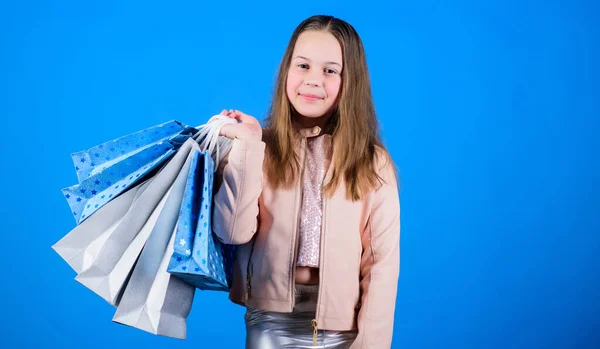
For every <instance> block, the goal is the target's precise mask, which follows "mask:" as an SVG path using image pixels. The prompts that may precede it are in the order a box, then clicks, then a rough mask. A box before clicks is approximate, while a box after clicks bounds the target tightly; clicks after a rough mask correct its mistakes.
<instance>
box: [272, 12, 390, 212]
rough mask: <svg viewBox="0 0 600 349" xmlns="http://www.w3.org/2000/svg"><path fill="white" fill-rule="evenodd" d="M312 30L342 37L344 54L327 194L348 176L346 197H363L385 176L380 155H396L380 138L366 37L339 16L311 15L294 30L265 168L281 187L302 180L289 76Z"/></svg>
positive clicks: (332, 128) (277, 88) (280, 81)
mask: <svg viewBox="0 0 600 349" xmlns="http://www.w3.org/2000/svg"><path fill="white" fill-rule="evenodd" d="M307 30H315V31H328V32H329V33H331V34H332V35H333V36H334V37H335V38H336V39H337V40H338V41H339V43H340V46H341V48H342V56H343V67H344V68H343V70H342V86H341V88H340V92H339V93H340V94H339V98H338V104H337V107H336V108H335V110H334V111H333V113H332V115H331V116H330V117H329V119H328V123H327V125H326V130H325V131H326V132H328V133H331V134H332V138H333V154H334V156H333V159H332V161H333V172H332V177H331V181H329V182H328V183H326V184H325V185H324V188H323V190H324V193H325V194H326V195H329V196H331V195H333V193H334V192H335V190H336V189H337V187H338V185H339V183H340V180H342V179H343V180H344V182H345V185H346V197H347V198H351V199H352V200H360V199H361V198H362V197H363V195H364V194H366V193H367V192H368V191H370V190H373V189H374V188H376V187H377V185H378V183H379V181H380V180H381V177H380V176H379V175H378V173H377V168H376V163H377V160H376V156H379V155H383V156H385V157H386V158H387V159H388V160H389V161H391V157H390V156H389V153H388V152H387V150H386V149H385V147H384V145H383V143H382V141H381V139H380V135H379V126H378V122H377V116H376V114H375V106H374V104H373V97H372V95H371V84H370V81H369V80H370V79H369V72H368V69H367V62H366V57H365V51H364V48H363V45H362V41H361V39H360V37H359V36H358V33H357V32H356V30H355V29H354V28H353V27H352V26H351V25H350V24H349V23H347V22H345V21H343V20H341V19H338V18H335V17H331V16H320V15H319V16H313V17H310V18H308V19H306V20H304V21H303V22H302V23H300V24H299V25H298V27H296V29H295V30H294V32H293V34H292V37H291V39H290V41H289V43H288V46H287V48H286V50H285V53H284V55H283V59H282V60H281V64H280V66H279V72H278V75H277V80H276V84H275V90H274V95H273V101H272V104H271V108H270V110H269V113H268V115H267V117H266V119H265V127H264V129H265V130H264V137H263V139H264V141H265V143H266V145H267V147H266V149H267V152H266V155H267V161H266V162H265V172H266V174H267V178H268V180H269V183H270V184H271V185H273V186H275V187H278V186H280V185H283V186H285V187H289V186H291V185H292V184H294V183H295V182H296V181H297V180H299V178H298V177H299V173H300V164H299V160H298V158H297V156H296V153H295V152H294V145H295V144H296V143H295V140H296V139H297V130H296V129H295V128H294V126H293V120H292V117H293V107H292V105H291V103H290V102H289V100H288V97H287V95H286V81H287V74H288V70H289V68H290V62H291V58H292V53H293V50H294V47H295V45H296V41H297V40H298V37H299V36H300V34H301V33H302V32H304V31H307Z"/></svg>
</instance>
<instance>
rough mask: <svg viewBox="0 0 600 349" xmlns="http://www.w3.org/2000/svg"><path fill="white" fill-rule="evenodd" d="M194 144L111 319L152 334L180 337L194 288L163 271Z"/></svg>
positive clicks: (184, 330)
mask: <svg viewBox="0 0 600 349" xmlns="http://www.w3.org/2000/svg"><path fill="white" fill-rule="evenodd" d="M197 150H198V147H197V146H196V147H194V148H193V149H192V151H191V152H190V153H189V156H188V159H187V161H186V163H185V165H184V166H183V168H182V170H181V172H180V173H179V175H178V176H177V179H176V180H175V183H174V184H173V186H172V188H171V190H170V192H169V194H168V197H167V199H166V202H165V205H164V206H163V207H162V209H161V212H160V214H159V217H158V219H157V221H156V222H155V223H154V226H153V229H152V232H151V233H150V236H149V237H148V240H147V242H146V244H145V245H144V248H143V250H142V252H141V254H140V257H139V260H138V261H137V263H136V264H135V267H134V269H133V272H132V274H131V278H130V279H129V282H128V283H127V286H126V287H125V291H124V293H123V297H122V298H121V301H120V303H119V305H118V307H117V311H116V313H115V315H114V317H113V321H115V322H118V323H121V324H124V325H127V326H131V327H135V328H138V329H141V330H143V331H147V332H150V333H153V334H157V335H162V336H168V337H174V338H180V339H184V338H185V335H186V319H187V316H188V315H189V313H190V309H191V306H192V301H193V297H194V291H195V288H194V287H193V286H192V285H189V284H188V283H186V282H184V281H182V280H180V279H178V278H176V277H174V276H172V275H171V274H169V273H168V272H167V269H166V267H167V263H168V260H169V257H170V255H171V254H172V250H173V248H172V245H173V243H172V241H173V238H174V231H175V227H176V224H177V217H178V212H179V211H180V208H181V205H182V200H183V196H184V192H185V189H186V180H187V177H188V172H189V170H190V168H191V164H192V160H193V158H194V157H195V155H196V154H197Z"/></svg>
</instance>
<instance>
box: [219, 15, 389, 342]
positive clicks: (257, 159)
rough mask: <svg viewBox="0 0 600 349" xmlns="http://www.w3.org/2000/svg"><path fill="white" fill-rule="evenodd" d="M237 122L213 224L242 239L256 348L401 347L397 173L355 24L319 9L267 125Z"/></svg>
mask: <svg viewBox="0 0 600 349" xmlns="http://www.w3.org/2000/svg"><path fill="white" fill-rule="evenodd" d="M222 114H223V115H227V116H229V117H232V118H235V119H237V120H238V123H237V124H234V125H227V126H224V127H223V128H222V129H221V131H220V135H223V136H226V137H228V138H230V139H233V145H232V148H231V151H230V153H229V154H228V156H227V157H226V158H225V160H224V161H223V162H222V163H221V165H220V169H219V173H220V175H219V176H217V178H218V180H219V182H218V183H217V186H216V188H217V189H216V190H217V191H216V193H215V198H214V212H213V229H214V232H215V234H216V235H217V236H218V238H219V239H220V240H222V241H223V242H225V243H227V244H235V245H238V248H237V250H236V264H235V267H234V277H233V281H232V285H231V290H230V293H229V297H230V299H231V300H232V301H233V302H235V303H238V304H240V305H245V306H246V308H247V311H246V315H245V322H246V329H247V335H246V348H250V349H256V348H260V349H270V348H317V347H318V348H353V349H357V348H376V349H382V348H389V347H390V344H391V340H392V330H393V322H394V308H395V300H396V289H397V282H398V276H399V263H400V203H399V195H398V186H397V182H396V173H395V169H394V165H393V162H392V160H391V158H390V155H389V153H388V152H387V151H386V149H385V148H384V146H383V144H382V142H381V140H380V138H379V131H378V125H377V118H376V115H375V108H374V106H373V100H372V97H371V89H370V83H369V75H368V71H367V64H366V58H365V52H364V49H363V46H362V43H361V40H360V38H359V36H358V34H357V33H356V31H355V30H354V28H353V27H352V26H351V25H350V24H348V23H346V22H344V21H342V20H340V19H337V18H334V17H330V16H314V17H311V18H308V19H306V20H305V21H303V22H302V23H301V24H300V25H299V26H298V27H297V28H296V30H295V31H294V33H293V34H292V38H291V40H290V42H289V45H288V47H287V49H286V51H285V54H284V56H283V60H282V62H281V65H280V68H279V74H278V78H277V84H276V88H275V93H274V97H273V102H272V105H271V109H270V112H269V115H268V118H267V120H266V125H265V128H264V131H263V129H262V127H261V125H260V124H259V122H258V121H257V120H256V119H255V118H254V117H252V116H249V115H246V114H244V113H242V112H240V111H238V110H230V111H225V110H224V111H223V112H222Z"/></svg>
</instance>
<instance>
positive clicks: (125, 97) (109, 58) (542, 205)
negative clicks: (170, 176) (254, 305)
mask: <svg viewBox="0 0 600 349" xmlns="http://www.w3.org/2000/svg"><path fill="white" fill-rule="evenodd" d="M16 3H18V5H15V4H16ZM126 3H127V4H125V2H121V1H101V2H100V1H98V2H88V1H37V2H32V1H20V2H10V3H9V2H3V3H2V5H0V115H1V117H2V127H3V135H4V136H2V137H1V138H0V142H1V144H0V145H1V149H2V154H3V161H2V172H1V174H2V181H1V184H0V188H1V193H2V204H1V206H0V210H1V213H2V225H1V228H0V229H1V231H2V241H3V246H4V247H3V248H2V254H1V257H0V261H1V262H2V270H3V273H2V280H3V282H2V285H1V286H0V301H1V302H2V306H1V308H2V317H1V320H0V322H1V326H0V336H1V340H2V343H1V344H0V347H2V348H87V349H95V348H111V349H118V348H128V349H129V348H170V349H173V348H243V343H244V336H245V333H244V323H243V308H241V307H239V306H237V305H234V304H233V303H230V302H229V301H228V300H227V297H226V294H225V293H216V292H198V293H197V294H196V298H195V301H194V306H193V309H192V313H191V315H190V317H189V319H188V339H187V340H185V341H181V340H175V339H169V338H163V337H156V336H154V335H151V334H147V333H145V332H142V331H139V330H136V329H133V328H129V327H125V326H122V325H118V324H116V323H112V322H111V319H112V315H113V313H114V309H113V308H112V307H111V306H110V305H108V304H107V303H106V302H104V301H103V300H102V299H100V298H99V297H98V296H96V295H94V294H93V293H92V292H90V291H88V290H87V289H86V288H85V287H83V286H82V285H80V284H79V283H77V282H76V281H74V280H73V277H74V276H75V274H74V272H73V271H72V270H71V269H70V268H69V267H68V265H67V264H66V263H65V262H64V261H63V260H62V259H61V258H60V257H59V256H58V255H57V254H55V253H54V251H52V249H51V246H52V244H54V243H55V242H56V241H58V240H59V239H60V238H61V237H62V236H64V235H65V234H67V233H68V232H69V231H70V230H71V229H72V228H73V227H74V226H75V222H74V220H73V217H72V216H71V215H70V212H69V208H68V206H67V203H66V201H65V199H64V197H63V196H62V194H61V191H60V189H62V188H63V187H67V186H69V185H72V184H75V182H76V177H75V173H74V170H73V165H72V163H71V160H70V157H69V154H70V153H71V152H75V151H79V150H82V149H87V148H88V147H91V146H93V145H96V144H99V143H101V142H104V141H107V140H110V139H113V138H116V137H118V136H121V135H124V134H127V133H130V132H133V131H136V130H139V129H141V128H144V127H148V126H151V125H155V124H158V123H161V122H164V121H167V120H171V119H178V120H181V121H183V122H185V123H188V124H193V125H197V124H201V123H203V122H205V121H206V120H207V119H208V117H210V116H211V115H213V114H216V113H218V112H219V111H220V110H221V109H223V108H227V109H229V108H235V109H240V110H242V111H245V112H247V113H249V114H252V115H255V116H256V117H258V118H259V119H262V118H263V117H264V115H265V112H266V110H267V108H268V105H269V101H270V96H271V92H272V88H273V81H274V74H275V72H276V69H277V67H278V64H279V61H280V59H281V57H282V55H283V51H284V49H285V46H286V44H287V41H288V39H289V36H290V35H291V33H292V30H293V29H294V27H295V26H296V25H297V24H298V23H299V22H300V21H301V20H303V19H304V18H306V17H308V16H310V15H313V14H318V13H324V14H332V15H335V16H338V17H341V18H343V19H346V20H348V21H349V22H350V23H352V24H353V25H354V26H355V28H356V29H357V30H358V32H359V33H360V35H361V36H362V39H363V41H364V45H365V47H366V50H367V55H368V63H369V68H370V73H371V77H372V86H373V93H374V98H375V102H376V107H377V112H378V115H379V116H380V120H381V122H382V129H383V135H384V138H385V142H386V144H387V146H388V147H389V149H390V151H391V153H392V156H393V157H394V159H395V161H396V163H397V165H398V167H399V169H400V172H401V181H402V191H401V202H402V234H401V276H400V280H399V284H398V286H399V288H398V300H397V303H396V317H395V323H394V339H393V347H394V348H411V349H413V348H415V349H417V348H468V349H471V348H473V349H480V348H598V347H599V346H600V315H599V314H600V302H599V298H598V297H599V292H600V287H599V282H600V268H599V267H600V265H599V262H598V254H599V252H600V239H599V233H600V199H599V194H600V186H599V185H598V180H599V176H600V161H599V150H600V141H599V140H598V133H599V132H600V121H599V118H600V93H599V92H600V91H599V81H600V74H599V73H600V72H599V66H598V62H600V54H599V52H598V50H599V47H600V44H599V43H600V36H599V33H600V30H599V24H598V22H599V20H600V9H599V6H598V5H597V2H594V1H566V0H565V1H533V0H531V1H491V2H483V1H460V0H458V1H441V0H440V1H410V2H408V1H397V2H377V1H367V2H357V1H356V2H353V1H345V2H343V3H342V2H339V3H338V2H328V1H312V2H296V1H290V2H272V3H267V2H264V3H263V2H242V1H225V2H221V3H219V2H216V1H213V2H205V3H203V2H200V1H174V2H172V3H171V4H167V3H166V2H149V1H139V2H133V1H128V2H126Z"/></svg>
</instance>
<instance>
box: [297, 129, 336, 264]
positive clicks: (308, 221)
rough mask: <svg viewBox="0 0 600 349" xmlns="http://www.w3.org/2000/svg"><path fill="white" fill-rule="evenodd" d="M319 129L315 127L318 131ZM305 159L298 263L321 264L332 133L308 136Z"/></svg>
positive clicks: (316, 131)
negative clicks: (326, 178)
mask: <svg viewBox="0 0 600 349" xmlns="http://www.w3.org/2000/svg"><path fill="white" fill-rule="evenodd" d="M319 132H320V129H319V128H315V133H317V134H318V133H319ZM306 140H307V147H306V160H305V161H306V162H305V167H304V175H303V180H302V191H303V192H302V208H301V211H300V215H301V216H300V234H299V250H298V260H297V263H296V265H297V266H308V267H318V266H319V252H320V248H321V246H320V245H321V225H322V219H323V211H322V208H323V190H322V186H323V180H324V178H325V173H326V171H327V168H328V167H329V163H330V161H331V152H330V150H331V136H330V135H328V134H322V135H318V136H312V137H311V136H309V137H307V138H306Z"/></svg>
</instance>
